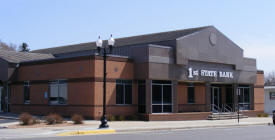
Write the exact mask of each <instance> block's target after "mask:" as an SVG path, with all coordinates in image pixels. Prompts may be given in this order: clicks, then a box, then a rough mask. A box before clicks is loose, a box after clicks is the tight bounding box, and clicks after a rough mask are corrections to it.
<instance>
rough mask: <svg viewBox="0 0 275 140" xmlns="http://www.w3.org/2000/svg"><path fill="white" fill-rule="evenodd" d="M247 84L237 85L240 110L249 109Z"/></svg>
mask: <svg viewBox="0 0 275 140" xmlns="http://www.w3.org/2000/svg"><path fill="white" fill-rule="evenodd" d="M249 89H250V88H249V86H243V87H238V94H239V96H238V100H239V107H240V110H249V109H250V93H249Z"/></svg>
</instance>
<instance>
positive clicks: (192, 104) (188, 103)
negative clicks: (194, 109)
mask: <svg viewBox="0 0 275 140" xmlns="http://www.w3.org/2000/svg"><path fill="white" fill-rule="evenodd" d="M187 104H190V105H193V104H196V103H195V102H194V103H187Z"/></svg>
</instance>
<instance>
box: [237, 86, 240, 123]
mask: <svg viewBox="0 0 275 140" xmlns="http://www.w3.org/2000/svg"><path fill="white" fill-rule="evenodd" d="M240 92H241V91H240V89H237V95H238V124H239V123H240V101H239V99H240V94H241V93H240Z"/></svg>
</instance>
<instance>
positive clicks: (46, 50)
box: [31, 25, 214, 54]
mask: <svg viewBox="0 0 275 140" xmlns="http://www.w3.org/2000/svg"><path fill="white" fill-rule="evenodd" d="M209 27H214V26H212V25H211V26H201V27H195V28H186V29H181V30H173V31H165V32H158V33H149V34H144V35H136V36H130V37H121V38H116V40H127V39H133V38H137V37H144V36H148V37H149V36H156V35H161V34H165V33H177V32H181V31H182V32H183V31H191V30H198V31H199V30H202V29H205V28H209ZM195 32H196V31H195ZM103 41H105V42H106V41H107V40H103ZM164 41H165V40H164ZM90 44H94V45H95V42H86V43H78V44H73V45H64V46H58V47H52V48H44V49H38V50H33V51H31V52H34V53H43V54H45V53H46V52H50V51H51V50H56V49H62V48H66V47H73V46H79V45H90ZM136 44H138V43H136ZM128 45H135V43H133V44H128ZM87 50H90V49H87ZM72 52H73V51H72ZM55 54H59V53H55Z"/></svg>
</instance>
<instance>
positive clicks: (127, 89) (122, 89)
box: [116, 80, 132, 104]
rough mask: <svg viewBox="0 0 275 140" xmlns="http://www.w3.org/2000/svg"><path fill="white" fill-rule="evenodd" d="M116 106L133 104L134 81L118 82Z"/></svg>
mask: <svg viewBox="0 0 275 140" xmlns="http://www.w3.org/2000/svg"><path fill="white" fill-rule="evenodd" d="M116 104H132V80H116Z"/></svg>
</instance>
